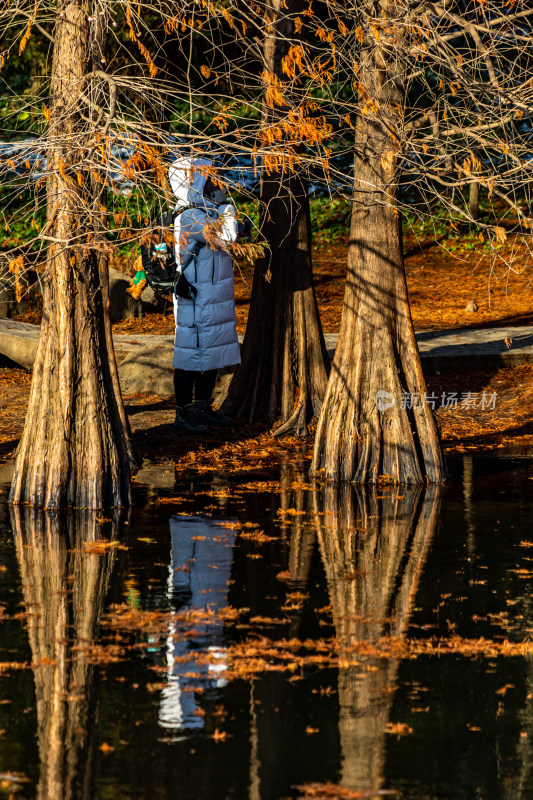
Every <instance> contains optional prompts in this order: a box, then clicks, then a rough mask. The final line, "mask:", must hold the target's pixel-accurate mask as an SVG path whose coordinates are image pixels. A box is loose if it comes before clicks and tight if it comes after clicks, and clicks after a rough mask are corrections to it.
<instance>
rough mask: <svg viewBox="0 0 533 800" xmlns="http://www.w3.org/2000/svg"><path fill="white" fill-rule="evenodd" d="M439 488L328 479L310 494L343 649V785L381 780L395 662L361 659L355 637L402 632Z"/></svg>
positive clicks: (365, 785)
mask: <svg viewBox="0 0 533 800" xmlns="http://www.w3.org/2000/svg"><path fill="white" fill-rule="evenodd" d="M441 498H442V489H441V488H440V487H437V486H429V487H428V488H426V489H425V490H423V489H421V488H420V487H413V488H407V487H405V488H402V490H401V492H399V491H398V490H397V489H396V488H387V489H384V490H382V491H379V490H378V489H376V488H368V489H364V488H359V487H358V488H354V487H352V486H350V485H346V484H344V485H342V486H340V487H335V486H332V485H327V486H325V487H324V488H322V490H321V491H319V492H317V493H316V494H315V495H314V503H315V508H314V512H315V514H314V518H315V525H316V532H317V538H318V543H319V548H320V553H321V557H322V561H323V565H324V569H325V573H326V579H327V584H328V590H329V596H330V602H331V606H332V612H333V621H334V625H335V631H336V635H337V638H338V640H339V642H340V644H341V649H342V648H345V649H346V656H347V661H351V662H352V664H351V665H350V666H346V667H340V668H339V674H338V688H339V734H340V742H341V750H342V768H341V781H340V782H341V784H342V786H343V787H345V788H347V789H352V790H371V791H377V790H378V789H380V787H381V786H382V784H383V771H384V754H385V737H386V727H387V723H388V721H389V714H390V709H391V705H392V700H393V696H394V691H395V682H396V675H397V672H398V666H399V664H398V661H397V660H396V659H394V658H390V659H385V658H377V657H372V656H368V657H359V660H360V662H361V664H360V666H356V665H354V664H353V662H354V654H353V652H350V648H351V645H352V644H353V643H354V642H360V641H367V642H369V643H370V644H372V643H375V642H377V641H378V640H379V639H380V638H381V637H382V636H385V635H387V636H393V637H396V638H400V639H401V638H403V637H404V636H405V634H406V630H407V626H408V624H409V618H410V615H411V611H412V608H413V603H414V599H415V596H416V592H417V589H418V583H419V580H420V575H421V572H422V569H423V565H424V561H425V559H426V555H427V552H428V548H429V545H430V542H431V539H432V537H433V533H434V531H435V527H436V524H437V520H438V518H439V509H440V504H441Z"/></svg>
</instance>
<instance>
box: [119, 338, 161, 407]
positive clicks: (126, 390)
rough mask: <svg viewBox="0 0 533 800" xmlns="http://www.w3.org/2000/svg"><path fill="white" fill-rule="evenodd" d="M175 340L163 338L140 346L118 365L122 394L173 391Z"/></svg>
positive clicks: (158, 393) (159, 393)
mask: <svg viewBox="0 0 533 800" xmlns="http://www.w3.org/2000/svg"><path fill="white" fill-rule="evenodd" d="M173 354H174V343H173V341H172V339H171V338H170V337H169V338H168V339H166V340H165V341H164V342H158V343H157V344H155V345H154V344H149V345H147V346H145V347H143V346H141V347H138V348H137V349H136V350H135V351H134V352H133V353H131V354H130V355H129V356H127V357H126V358H125V359H124V360H123V361H122V362H121V363H120V365H119V368H118V375H119V379H120V388H121V389H122V393H123V394H137V393H139V392H140V393H142V394H157V395H161V396H162V397H168V396H169V395H172V394H174V368H173V366H172V357H173Z"/></svg>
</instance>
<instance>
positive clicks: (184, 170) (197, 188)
mask: <svg viewBox="0 0 533 800" xmlns="http://www.w3.org/2000/svg"><path fill="white" fill-rule="evenodd" d="M211 166H212V161H209V160H208V159H203V158H195V159H192V160H191V159H177V160H176V161H174V162H173V164H172V165H171V166H170V169H169V179H170V185H171V187H172V191H173V192H174V194H175V195H176V198H177V201H178V202H177V205H176V211H177V212H178V213H177V216H176V219H175V223H174V226H175V227H174V237H175V248H176V263H177V264H178V265H180V266H181V269H182V270H183V275H184V277H186V278H187V280H188V281H189V282H190V283H191V284H192V285H193V287H194V288H195V289H196V292H197V293H196V296H195V298H194V300H192V299H188V298H187V299H185V298H183V297H179V296H177V295H174V318H175V323H176V334H175V338H174V362H173V363H174V389H175V393H176V421H175V423H174V424H175V427H176V428H178V429H179V430H184V431H187V432H190V433H202V432H204V431H205V430H206V425H208V424H209V425H216V426H219V427H222V426H225V425H228V424H229V422H230V420H229V418H228V417H224V416H223V415H222V414H220V413H219V412H217V411H215V410H214V409H213V408H212V405H211V404H212V400H213V390H214V388H215V382H216V377H217V371H218V370H219V369H221V368H223V367H229V366H233V365H235V364H240V360H241V354H240V347H239V341H238V338H237V327H236V326H237V322H236V318H235V298H234V290H233V267H232V263H231V255H230V254H229V252H226V250H225V249H221V247H220V245H226V244H229V243H231V242H235V241H237V238H238V235H239V223H238V222H237V216H236V210H235V207H234V206H233V205H231V204H229V203H228V202H227V198H226V196H225V195H224V193H223V192H221V190H219V189H217V188H216V187H215V185H214V184H213V182H212V180H211V178H209V177H208V176H207V174H206V168H208V167H211ZM213 223H218V224H215V225H213ZM206 234H207V239H206ZM217 244H218V245H219V246H218V247H217ZM193 397H194V401H193Z"/></svg>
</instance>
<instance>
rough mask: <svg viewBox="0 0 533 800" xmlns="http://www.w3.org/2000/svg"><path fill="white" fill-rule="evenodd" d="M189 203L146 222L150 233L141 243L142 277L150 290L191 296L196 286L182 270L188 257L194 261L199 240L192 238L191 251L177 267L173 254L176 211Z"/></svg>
mask: <svg viewBox="0 0 533 800" xmlns="http://www.w3.org/2000/svg"><path fill="white" fill-rule="evenodd" d="M187 208H190V206H185V207H184V208H180V209H179V210H176V209H175V208H173V209H172V210H170V211H166V212H165V213H164V214H162V215H161V216H160V217H158V218H157V219H156V221H155V222H153V223H152V225H151V226H150V233H149V236H148V237H147V241H145V242H143V244H141V260H142V267H143V270H144V273H145V276H146V281H147V283H148V285H149V286H151V287H152V289H153V290H154V292H159V293H161V294H170V293H174V294H177V295H178V296H179V297H184V298H186V299H189V300H190V299H194V297H196V294H197V289H196V287H195V286H193V285H192V283H190V282H189V281H188V280H187V278H186V277H185V275H184V274H183V273H184V271H185V269H186V268H187V267H188V266H189V264H190V263H191V261H193V260H194V261H195V260H196V257H197V255H198V253H199V252H200V249H201V247H202V243H201V242H196V244H195V245H194V248H193V250H192V253H191V254H190V256H189V258H188V259H187V261H186V262H185V264H184V265H183V267H182V268H181V269H179V268H178V264H177V263H176V256H175V254H174V246H173V242H174V236H173V234H174V221H175V219H176V217H177V216H178V215H179V214H182V213H183V211H185V210H186V209H187Z"/></svg>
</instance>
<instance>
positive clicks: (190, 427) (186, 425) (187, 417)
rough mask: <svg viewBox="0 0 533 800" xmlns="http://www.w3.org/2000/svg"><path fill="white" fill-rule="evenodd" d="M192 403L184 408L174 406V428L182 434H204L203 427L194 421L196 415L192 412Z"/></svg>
mask: <svg viewBox="0 0 533 800" xmlns="http://www.w3.org/2000/svg"><path fill="white" fill-rule="evenodd" d="M194 405H195V404H194V403H191V404H190V405H188V406H185V408H182V407H181V406H176V419H175V420H174V427H175V428H176V430H178V431H184V433H205V432H206V430H207V428H206V427H205V425H202V424H201V423H198V422H197V421H196V415H195V411H194Z"/></svg>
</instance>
